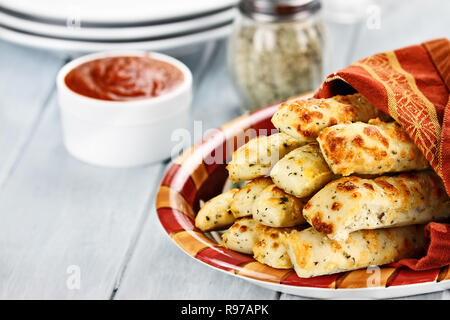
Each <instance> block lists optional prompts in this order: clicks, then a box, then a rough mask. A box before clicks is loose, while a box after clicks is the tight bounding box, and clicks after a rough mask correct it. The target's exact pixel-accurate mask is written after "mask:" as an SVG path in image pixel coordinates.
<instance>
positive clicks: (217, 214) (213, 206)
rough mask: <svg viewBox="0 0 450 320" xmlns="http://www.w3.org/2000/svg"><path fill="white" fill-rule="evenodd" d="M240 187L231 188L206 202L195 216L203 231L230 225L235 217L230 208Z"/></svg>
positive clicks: (196, 222) (197, 224)
mask: <svg viewBox="0 0 450 320" xmlns="http://www.w3.org/2000/svg"><path fill="white" fill-rule="evenodd" d="M237 191H238V189H231V190H228V191H227V192H225V193H222V194H219V195H218V196H216V197H214V198H212V199H210V200H208V201H207V202H205V204H204V205H203V207H201V208H200V210H199V211H198V213H197V216H196V217H195V226H196V227H197V228H199V229H200V230H202V231H212V230H221V229H225V228H226V227H228V226H230V225H231V224H232V223H233V222H234V220H235V218H234V216H233V213H232V212H231V210H230V204H231V201H233V196H234V194H235V193H236V192H237Z"/></svg>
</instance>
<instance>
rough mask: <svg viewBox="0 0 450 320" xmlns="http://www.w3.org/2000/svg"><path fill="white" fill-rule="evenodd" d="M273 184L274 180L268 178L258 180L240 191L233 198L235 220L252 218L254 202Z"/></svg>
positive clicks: (232, 209) (232, 208)
mask: <svg viewBox="0 0 450 320" xmlns="http://www.w3.org/2000/svg"><path fill="white" fill-rule="evenodd" d="M271 184H273V182H272V179H270V178H268V177H261V178H256V179H255V180H253V181H250V182H249V183H247V184H246V185H245V186H244V187H242V188H241V189H239V191H238V192H236V193H235V194H234V196H233V201H232V202H231V204H230V209H231V212H232V213H233V215H234V217H235V218H239V217H245V216H251V215H252V214H253V212H252V206H253V202H254V201H255V200H256V198H257V197H258V196H259V194H260V193H261V191H263V190H264V189H265V188H266V187H268V186H270V185H271Z"/></svg>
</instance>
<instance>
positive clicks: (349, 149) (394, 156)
mask: <svg viewBox="0 0 450 320" xmlns="http://www.w3.org/2000/svg"><path fill="white" fill-rule="evenodd" d="M317 141H318V142H319V144H320V148H321V150H322V152H323V155H324V157H325V160H326V162H327V163H328V165H329V166H330V168H331V169H332V170H333V172H334V173H336V174H341V175H344V176H348V175H350V174H352V173H359V174H382V173H385V172H401V171H410V170H423V169H426V168H428V166H429V164H428V162H427V160H426V159H425V157H424V155H423V154H422V152H421V151H420V150H419V148H417V146H416V145H415V144H414V142H413V141H412V140H411V139H410V138H409V136H408V134H407V133H406V132H405V131H404V130H403V129H402V128H401V127H400V125H399V124H397V123H396V122H389V123H386V122H382V121H380V120H379V119H374V120H371V121H369V124H367V123H363V122H355V123H346V124H338V125H335V126H332V127H329V128H325V129H324V130H323V131H322V132H321V133H320V135H319V137H318V138H317Z"/></svg>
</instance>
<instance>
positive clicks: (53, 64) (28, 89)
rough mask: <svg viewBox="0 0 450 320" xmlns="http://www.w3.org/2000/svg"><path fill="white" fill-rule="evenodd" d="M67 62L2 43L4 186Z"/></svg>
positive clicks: (0, 176) (0, 168)
mask: <svg viewBox="0 0 450 320" xmlns="http://www.w3.org/2000/svg"><path fill="white" fill-rule="evenodd" d="M63 64H64V60H63V59H62V58H60V57H57V56H55V55H51V54H49V53H48V52H45V51H39V50H29V49H26V48H24V47H21V46H16V45H13V44H9V43H6V42H3V41H0V150H1V152H0V186H1V185H2V184H3V183H4V182H5V180H6V179H7V178H8V175H9V174H10V172H11V170H12V169H13V167H14V165H15V163H16V161H17V159H18V157H20V154H21V152H22V150H23V149H24V148H25V147H26V144H27V142H28V140H29V139H30V137H31V135H32V134H33V131H34V129H35V126H36V124H37V123H38V121H39V117H40V115H41V113H42V112H43V109H44V107H45V104H46V102H47V100H48V98H49V96H50V95H51V94H52V92H53V90H54V87H55V76H56V73H57V72H58V70H59V68H60V67H61V66H62V65H63Z"/></svg>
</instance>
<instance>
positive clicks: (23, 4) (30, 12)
mask: <svg viewBox="0 0 450 320" xmlns="http://www.w3.org/2000/svg"><path fill="white" fill-rule="evenodd" d="M35 1H36V2H37V0H32V1H28V2H27V1H17V0H13V1H11V0H0V10H4V11H9V12H11V13H14V14H17V15H22V16H26V17H29V18H30V19H39V20H48V21H53V22H58V23H61V24H64V22H65V21H66V20H67V19H70V18H72V16H73V17H76V16H77V12H78V16H79V17H80V18H81V19H82V20H83V21H84V22H85V23H87V24H139V23H150V22H156V23H157V22H159V21H168V20H173V19H187V18H189V17H194V16H198V15H203V14H208V13H209V12H214V11H219V10H223V9H225V8H229V7H232V6H234V5H236V3H237V0H220V1H218V0H213V1H211V0H208V1H206V0H205V1H202V3H201V4H199V3H195V2H190V1H188V2H189V5H187V6H184V7H183V8H181V10H179V8H177V10H172V9H173V8H171V9H170V10H169V9H167V10H166V12H160V13H159V14H158V13H157V16H153V17H150V16H149V12H148V11H142V12H141V11H138V12H137V13H136V12H135V13H134V14H133V15H132V16H130V15H129V14H122V12H120V14H117V13H116V15H113V16H107V14H105V13H104V12H102V14H98V13H97V12H99V11H100V10H95V9H96V8H95V7H92V4H91V3H89V5H88V6H89V10H87V8H86V7H85V8H82V5H80V3H77V2H76V1H73V3H72V4H66V5H65V9H66V11H71V12H72V13H70V14H66V12H61V11H58V12H55V11H54V10H52V9H53V8H49V7H50V6H47V5H48V3H47V4H46V3H42V2H41V4H40V5H38V6H34V5H35V3H36V2H35ZM157 1H158V2H159V0H157ZM30 2H31V3H32V5H31V6H30ZM106 2H107V1H105V3H106ZM122 2H124V1H122ZM158 2H155V1H153V2H151V1H148V4H149V6H153V7H157V6H158ZM180 2H183V1H180ZM108 4H110V2H108ZM146 9H147V10H148V8H146ZM180 11H181V12H180Z"/></svg>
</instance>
